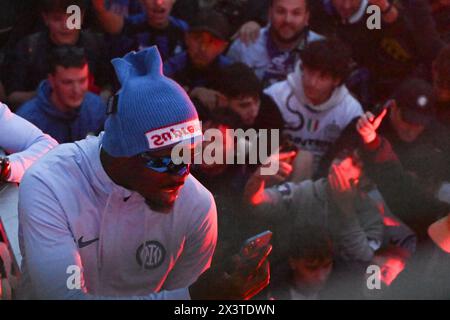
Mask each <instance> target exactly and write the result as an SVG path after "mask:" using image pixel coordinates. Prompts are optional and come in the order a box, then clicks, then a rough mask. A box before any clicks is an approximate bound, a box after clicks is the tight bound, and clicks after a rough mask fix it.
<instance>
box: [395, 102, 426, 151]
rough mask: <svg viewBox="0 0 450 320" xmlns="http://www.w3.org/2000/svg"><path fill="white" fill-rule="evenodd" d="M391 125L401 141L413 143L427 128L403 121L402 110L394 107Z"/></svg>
mask: <svg viewBox="0 0 450 320" xmlns="http://www.w3.org/2000/svg"><path fill="white" fill-rule="evenodd" d="M390 120H391V124H392V126H393V127H394V130H395V132H397V136H398V137H399V139H400V140H402V141H404V142H407V143H411V142H414V141H415V140H416V139H417V138H418V137H419V136H420V135H421V134H422V132H423V131H424V130H425V126H423V125H419V124H412V123H408V122H406V121H404V120H403V119H402V114H401V110H400V108H399V107H397V106H393V107H392V109H391V114H390Z"/></svg>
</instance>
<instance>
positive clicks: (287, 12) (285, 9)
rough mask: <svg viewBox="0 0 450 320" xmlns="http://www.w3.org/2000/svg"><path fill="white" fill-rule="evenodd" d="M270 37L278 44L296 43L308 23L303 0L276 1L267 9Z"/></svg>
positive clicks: (306, 10) (307, 14) (307, 12)
mask: <svg viewBox="0 0 450 320" xmlns="http://www.w3.org/2000/svg"><path fill="white" fill-rule="evenodd" d="M269 18H270V23H271V32H272V35H273V36H275V37H276V39H277V40H278V41H280V42H284V43H291V42H293V41H296V40H297V39H298V38H299V36H300V35H301V33H302V31H303V29H304V28H305V27H306V26H307V25H308V23H309V11H308V9H307V5H306V1H305V0H276V1H274V2H273V5H272V7H270V8H269Z"/></svg>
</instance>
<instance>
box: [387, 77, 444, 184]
mask: <svg viewBox="0 0 450 320" xmlns="http://www.w3.org/2000/svg"><path fill="white" fill-rule="evenodd" d="M386 105H387V106H388V109H389V111H388V114H387V118H388V120H387V121H383V122H382V124H381V126H380V128H379V132H380V134H381V135H383V136H384V137H386V138H387V139H388V140H389V142H390V143H391V144H392V147H393V150H394V151H395V153H396V154H397V156H398V157H399V159H400V161H401V163H402V164H403V166H405V169H406V170H410V171H413V172H416V174H417V175H418V176H419V177H426V176H427V175H429V174H431V173H432V172H428V171H429V170H428V168H429V167H428V164H427V162H426V161H419V159H418V156H419V155H424V157H426V158H428V159H431V158H435V159H439V158H443V159H444V160H443V162H441V163H440V164H439V161H437V164H438V166H436V167H434V168H433V171H434V172H435V176H436V177H439V178H442V179H443V180H446V179H450V176H449V174H450V172H449V171H448V168H449V167H450V163H449V162H447V161H448V159H449V155H450V140H449V136H450V132H449V130H448V129H447V128H445V127H444V126H443V125H442V124H440V123H439V122H438V121H437V117H436V97H435V94H434V92H433V87H432V86H431V85H430V84H429V83H427V82H426V81H424V80H421V79H418V78H409V79H406V80H405V81H404V82H403V83H402V84H401V85H400V86H399V87H398V88H397V89H396V91H395V92H394V95H393V100H391V101H390V102H388V103H387V104H386Z"/></svg>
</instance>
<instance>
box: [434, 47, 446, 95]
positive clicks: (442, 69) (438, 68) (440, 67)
mask: <svg viewBox="0 0 450 320" xmlns="http://www.w3.org/2000/svg"><path fill="white" fill-rule="evenodd" d="M433 68H434V70H435V72H436V73H437V75H438V79H439V84H440V86H442V87H445V88H450V44H449V45H447V46H445V47H444V48H443V49H442V50H441V51H439V54H438V56H437V57H436V60H434V63H433Z"/></svg>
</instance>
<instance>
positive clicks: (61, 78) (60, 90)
mask: <svg viewBox="0 0 450 320" xmlns="http://www.w3.org/2000/svg"><path fill="white" fill-rule="evenodd" d="M48 80H49V82H50V86H51V88H52V94H51V100H52V102H53V104H54V105H55V106H56V107H57V108H59V109H60V110H61V111H63V112H67V111H70V110H73V109H77V108H79V107H80V105H81V104H82V102H83V100H84V97H85V95H86V92H87V91H88V86H89V67H88V65H87V64H85V65H84V66H83V67H82V68H76V67H70V68H64V67H63V66H57V67H56V70H55V72H54V73H52V74H50V75H49V78H48Z"/></svg>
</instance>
